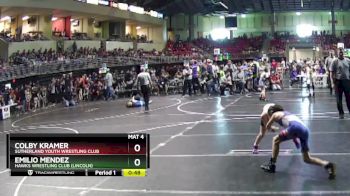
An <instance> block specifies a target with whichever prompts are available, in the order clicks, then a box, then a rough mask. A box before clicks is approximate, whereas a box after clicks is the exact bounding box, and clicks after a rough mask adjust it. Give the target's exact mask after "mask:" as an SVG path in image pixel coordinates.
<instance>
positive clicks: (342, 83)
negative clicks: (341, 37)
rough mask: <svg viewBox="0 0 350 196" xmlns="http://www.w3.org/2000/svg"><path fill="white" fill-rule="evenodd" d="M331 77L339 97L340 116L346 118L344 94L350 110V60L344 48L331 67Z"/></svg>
mask: <svg viewBox="0 0 350 196" xmlns="http://www.w3.org/2000/svg"><path fill="white" fill-rule="evenodd" d="M329 70H330V72H331V76H332V77H331V78H332V80H333V83H332V84H333V85H334V87H335V88H334V89H335V95H336V97H337V107H338V111H339V118H340V119H344V109H343V94H345V99H346V105H347V107H348V110H349V112H350V60H349V59H348V58H346V57H344V49H343V48H340V49H339V55H338V58H337V59H335V60H333V62H332V65H331V66H330V68H329Z"/></svg>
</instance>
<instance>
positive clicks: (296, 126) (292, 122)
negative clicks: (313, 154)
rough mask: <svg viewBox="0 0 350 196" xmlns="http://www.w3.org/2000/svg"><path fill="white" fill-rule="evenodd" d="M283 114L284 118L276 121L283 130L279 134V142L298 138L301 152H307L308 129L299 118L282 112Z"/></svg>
mask: <svg viewBox="0 0 350 196" xmlns="http://www.w3.org/2000/svg"><path fill="white" fill-rule="evenodd" d="M283 113H284V116H283V117H282V118H281V119H280V120H278V121H277V123H278V124H279V125H281V126H282V127H284V128H285V130H283V131H281V132H280V134H279V136H280V140H281V142H282V141H286V140H290V139H294V138H299V139H300V144H301V150H302V152H305V151H309V146H308V139H309V129H308V128H307V127H306V126H305V124H304V123H303V122H302V121H301V120H300V118H298V117H297V116H295V115H294V114H291V113H289V112H287V111H283Z"/></svg>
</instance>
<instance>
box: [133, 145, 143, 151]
mask: <svg viewBox="0 0 350 196" xmlns="http://www.w3.org/2000/svg"><path fill="white" fill-rule="evenodd" d="M134 150H135V152H140V150H141V146H140V144H136V145H135V146H134Z"/></svg>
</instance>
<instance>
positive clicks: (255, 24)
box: [167, 12, 350, 40]
mask: <svg viewBox="0 0 350 196" xmlns="http://www.w3.org/2000/svg"><path fill="white" fill-rule="evenodd" d="M271 17H273V15H271V14H265V13H255V14H246V15H245V17H242V15H238V17H237V23H238V29H237V30H235V31H234V34H233V35H234V37H237V36H240V35H243V34H247V35H250V34H253V35H254V36H256V35H261V33H263V32H271V21H272V18H271ZM335 17H336V20H337V24H336V30H337V31H336V33H337V35H340V34H341V32H342V33H346V32H349V31H350V12H336V13H335ZM275 18H276V24H275V31H276V32H279V31H287V32H291V33H296V26H297V25H299V24H310V25H313V26H314V27H315V29H314V30H317V31H324V30H325V31H329V32H331V29H332V26H331V23H330V22H329V21H330V20H331V15H330V12H302V13H301V15H300V16H298V15H296V13H295V12H284V13H276V14H275ZM167 26H168V28H169V27H170V20H169V18H168V19H167ZM171 27H172V29H173V33H174V36H175V37H176V36H178V38H180V39H181V40H187V38H188V36H189V32H188V27H189V16H188V15H185V14H178V15H175V16H172V17H171ZM215 28H225V20H224V19H221V18H220V17H219V16H202V15H195V16H194V32H195V35H194V37H195V38H198V37H202V36H203V37H205V36H208V35H209V34H210V32H211V31H212V30H213V29H215Z"/></svg>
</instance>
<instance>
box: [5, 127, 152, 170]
mask: <svg viewBox="0 0 350 196" xmlns="http://www.w3.org/2000/svg"><path fill="white" fill-rule="evenodd" d="M6 137H7V138H6V141H7V145H6V147H7V149H6V150H7V162H6V166H7V168H9V169H10V170H11V172H10V173H11V176H146V175H147V169H149V168H150V135H149V134H146V133H137V134H22V133H20V134H17V133H16V134H7V136H6Z"/></svg>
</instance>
